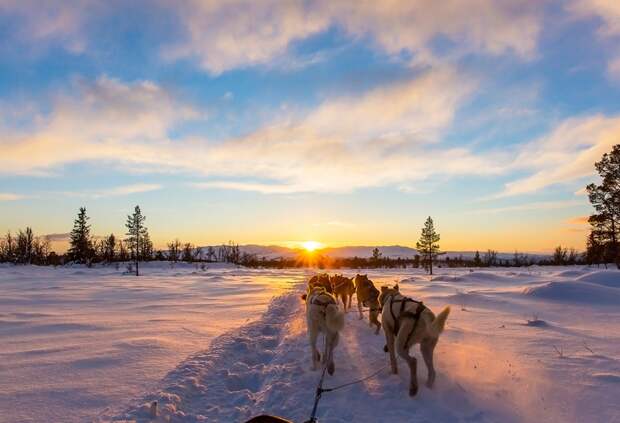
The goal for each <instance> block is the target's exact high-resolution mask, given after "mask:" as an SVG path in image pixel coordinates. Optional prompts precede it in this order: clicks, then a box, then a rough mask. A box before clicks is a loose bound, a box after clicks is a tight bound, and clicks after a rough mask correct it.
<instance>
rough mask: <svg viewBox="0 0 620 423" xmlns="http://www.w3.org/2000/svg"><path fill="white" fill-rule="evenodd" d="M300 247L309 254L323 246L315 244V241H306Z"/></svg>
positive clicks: (318, 243)
mask: <svg viewBox="0 0 620 423" xmlns="http://www.w3.org/2000/svg"><path fill="white" fill-rule="evenodd" d="M301 245H302V247H304V249H305V250H306V251H308V252H310V253H311V252H313V251H315V250H317V249H319V248H321V247H322V246H323V244H321V243H320V242H316V241H306V242H303V243H302V244H301Z"/></svg>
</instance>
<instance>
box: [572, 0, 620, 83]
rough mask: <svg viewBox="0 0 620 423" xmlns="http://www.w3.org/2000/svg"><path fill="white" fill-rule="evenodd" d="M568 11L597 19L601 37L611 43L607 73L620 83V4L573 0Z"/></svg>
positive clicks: (603, 0) (609, 1) (594, 0)
mask: <svg viewBox="0 0 620 423" xmlns="http://www.w3.org/2000/svg"><path fill="white" fill-rule="evenodd" d="M566 8H567V10H568V11H569V12H570V13H572V14H573V15H574V16H576V17H578V18H595V19H596V20H597V21H598V23H599V27H598V34H599V37H600V38H601V39H602V40H604V41H607V42H609V43H610V45H611V47H610V48H609V49H610V54H609V56H610V58H609V61H608V64H607V73H608V74H609V76H610V77H611V78H612V79H616V80H618V81H620V48H619V47H618V46H620V3H619V2H618V1H617V0H572V1H568V2H566Z"/></svg>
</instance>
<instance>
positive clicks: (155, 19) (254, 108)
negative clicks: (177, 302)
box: [0, 0, 620, 252]
mask: <svg viewBox="0 0 620 423" xmlns="http://www.w3.org/2000/svg"><path fill="white" fill-rule="evenodd" d="M617 143H620V2H617V1H616V0H563V1H545V0H513V1H506V0H462V1H460V0H449V1H445V2H437V1H434V0H418V1H414V0H408V1H401V0H389V1H381V2H373V1H345V0H342V1H336V2H334V1H328V0H303V1H297V0H285V1H282V0H264V1H260V2H257V1H238V0H231V1H226V2H220V1H207V0H184V1H179V2H168V1H164V0H152V1H143V0H136V1H132V2H125V1H120V0H108V1H104V0H66V1H59V2H40V1H38V0H0V231H2V232H1V233H4V232H6V231H7V230H12V231H16V230H17V229H19V228H24V227H25V226H31V227H32V228H33V229H34V231H35V233H37V234H40V235H43V234H55V235H54V239H55V240H57V241H58V242H62V240H63V239H64V238H63V237H64V235H63V234H66V233H67V232H69V231H70V230H71V227H72V223H73V219H74V217H75V215H76V214H77V211H78V208H79V207H81V206H85V207H86V208H87V212H88V215H89V216H90V217H91V219H90V223H91V224H92V231H93V233H94V234H96V235H105V234H109V233H112V232H113V233H116V234H117V235H119V234H123V233H124V231H125V229H124V222H125V220H126V216H127V214H129V213H130V212H131V211H132V210H133V207H134V206H135V205H136V204H139V205H140V207H141V209H142V211H143V212H144V214H145V215H146V217H147V226H148V228H149V230H150V233H151V238H152V239H153V240H154V242H155V245H156V247H164V246H165V244H166V242H168V241H171V240H172V239H174V238H179V239H181V240H182V241H189V242H192V243H195V244H198V245H208V244H217V243H222V242H227V241H228V240H234V241H236V242H238V243H241V244H248V243H256V244H280V245H294V244H295V243H298V242H303V241H307V240H314V241H317V242H321V243H323V244H324V245H329V246H341V245H393V244H400V245H409V246H414V245H415V242H416V240H417V238H418V237H419V233H420V229H421V227H422V225H423V223H424V220H425V218H426V217H427V216H429V215H430V216H432V217H433V218H434V220H435V224H436V226H437V229H438V232H439V233H440V234H441V236H442V242H441V243H440V244H441V246H442V248H444V249H449V250H475V249H480V250H486V249H487V248H492V249H497V250H500V251H509V252H510V251H514V250H518V251H525V252H528V251H529V252H544V251H550V250H551V249H553V248H554V247H555V246H556V245H558V244H561V245H564V246H567V247H575V248H578V249H583V247H584V244H585V237H586V235H587V224H586V222H585V220H584V216H587V215H588V214H589V213H590V210H591V208H590V206H589V205H588V200H587V197H586V195H585V193H584V187H585V185H587V184H588V183H590V182H595V181H596V175H595V172H594V166H593V164H594V162H595V161H597V160H599V159H600V157H601V156H602V154H603V153H605V152H607V151H609V150H611V146H612V145H614V144H617Z"/></svg>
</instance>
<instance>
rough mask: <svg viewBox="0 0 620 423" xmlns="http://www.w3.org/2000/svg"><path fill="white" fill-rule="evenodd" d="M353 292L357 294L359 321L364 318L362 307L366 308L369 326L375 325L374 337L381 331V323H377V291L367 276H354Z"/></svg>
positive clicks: (378, 309) (378, 305)
mask: <svg viewBox="0 0 620 423" xmlns="http://www.w3.org/2000/svg"><path fill="white" fill-rule="evenodd" d="M354 281H355V292H356V294H357V309H358V311H359V313H360V320H362V319H363V318H364V314H363V313H362V306H364V307H368V308H369V311H368V320H369V321H370V326H371V327H372V325H375V326H376V327H377V329H376V330H375V335H376V334H378V333H379V329H381V323H379V319H378V316H379V311H380V308H381V307H380V304H379V290H378V289H377V288H375V284H373V283H372V281H371V280H370V279H368V275H359V274H358V275H356V276H355V279H354Z"/></svg>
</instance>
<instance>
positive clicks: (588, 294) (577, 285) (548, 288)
mask: <svg viewBox="0 0 620 423" xmlns="http://www.w3.org/2000/svg"><path fill="white" fill-rule="evenodd" d="M523 293H524V294H525V295H528V296H532V297H535V298H540V299H545V300H551V301H566V302H575V303H587V304H601V305H620V290H619V289H616V288H610V287H608V286H602V285H597V284H593V283H588V282H581V281H578V282H573V281H566V282H548V283H545V284H543V285H538V286H535V287H528V288H525V289H524V290H523Z"/></svg>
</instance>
